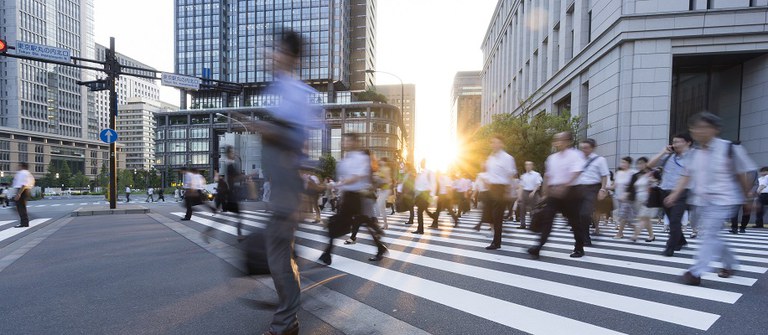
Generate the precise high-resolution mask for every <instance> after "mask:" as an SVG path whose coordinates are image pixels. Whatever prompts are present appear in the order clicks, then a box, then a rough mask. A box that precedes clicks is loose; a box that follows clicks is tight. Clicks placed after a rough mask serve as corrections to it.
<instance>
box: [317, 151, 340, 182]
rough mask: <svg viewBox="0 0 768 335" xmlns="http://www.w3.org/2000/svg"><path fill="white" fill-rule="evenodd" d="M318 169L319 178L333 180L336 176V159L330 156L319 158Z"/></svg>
mask: <svg viewBox="0 0 768 335" xmlns="http://www.w3.org/2000/svg"><path fill="white" fill-rule="evenodd" d="M318 168H319V169H320V178H323V179H325V178H334V177H335V176H336V158H334V157H333V156H331V155H323V156H321V157H320V163H319V164H318Z"/></svg>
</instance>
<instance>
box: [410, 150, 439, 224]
mask: <svg viewBox="0 0 768 335" xmlns="http://www.w3.org/2000/svg"><path fill="white" fill-rule="evenodd" d="M420 166H421V171H419V174H418V175H416V180H415V181H414V183H413V189H414V196H415V198H414V204H415V205H416V219H417V221H418V223H419V225H418V227H417V228H416V230H415V231H414V232H413V233H414V234H424V212H426V213H427V215H428V216H429V217H430V218H432V219H433V220H435V214H434V213H431V212H430V211H429V209H428V208H429V204H430V203H431V202H432V197H434V196H435V186H436V184H437V181H436V180H435V175H434V173H432V171H429V170H427V161H426V160H424V159H422V160H421V165H420ZM409 222H413V217H411V219H410V220H409Z"/></svg>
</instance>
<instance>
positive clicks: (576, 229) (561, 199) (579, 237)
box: [528, 132, 585, 258]
mask: <svg viewBox="0 0 768 335" xmlns="http://www.w3.org/2000/svg"><path fill="white" fill-rule="evenodd" d="M552 146H553V147H554V148H555V150H557V152H555V153H554V154H551V155H549V157H547V160H546V162H545V170H546V172H545V174H544V178H545V179H544V185H546V188H545V189H546V193H545V194H544V196H545V197H546V198H545V200H546V205H545V207H544V209H542V218H541V225H542V227H541V228H542V229H541V237H540V238H539V245H537V246H534V247H531V248H530V249H528V253H529V254H530V255H531V256H532V257H533V258H539V252H540V251H541V248H542V247H543V246H544V244H545V243H547V239H549V235H550V234H551V233H552V223H553V221H554V219H555V214H556V212H560V213H562V214H563V216H565V218H566V219H568V224H569V225H570V226H571V227H572V228H573V238H574V240H575V242H574V246H573V252H572V253H571V257H572V258H579V257H582V256H584V236H585V235H584V229H582V228H583V227H582V226H581V224H579V205H580V203H579V198H580V197H581V196H580V195H579V194H578V190H577V188H576V187H574V185H575V184H576V180H577V179H578V178H579V175H581V171H582V170H583V169H584V163H585V160H584V154H583V153H581V152H579V151H578V150H576V149H574V148H572V146H573V134H572V133H570V132H563V133H558V134H556V135H555V136H554V138H553V139H552Z"/></svg>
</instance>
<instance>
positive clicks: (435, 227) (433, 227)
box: [429, 224, 440, 229]
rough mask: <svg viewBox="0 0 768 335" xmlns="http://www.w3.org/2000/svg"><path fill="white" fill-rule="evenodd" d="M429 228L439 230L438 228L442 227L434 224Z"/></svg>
mask: <svg viewBox="0 0 768 335" xmlns="http://www.w3.org/2000/svg"><path fill="white" fill-rule="evenodd" d="M429 228H432V229H437V228H440V226H438V225H436V224H432V225H429Z"/></svg>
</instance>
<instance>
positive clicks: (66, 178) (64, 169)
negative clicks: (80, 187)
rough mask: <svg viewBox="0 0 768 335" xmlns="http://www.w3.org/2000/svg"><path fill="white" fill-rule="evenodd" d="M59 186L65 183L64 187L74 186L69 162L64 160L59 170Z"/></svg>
mask: <svg viewBox="0 0 768 335" xmlns="http://www.w3.org/2000/svg"><path fill="white" fill-rule="evenodd" d="M57 183H58V186H61V185H64V186H63V187H71V186H72V170H71V169H70V168H69V163H67V162H63V164H62V165H61V170H60V171H59V180H58V182H57Z"/></svg>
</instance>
